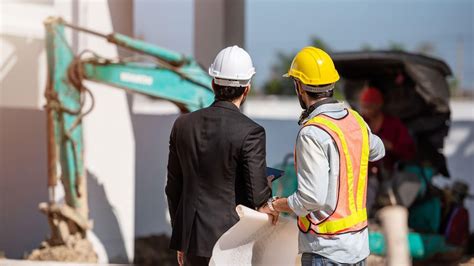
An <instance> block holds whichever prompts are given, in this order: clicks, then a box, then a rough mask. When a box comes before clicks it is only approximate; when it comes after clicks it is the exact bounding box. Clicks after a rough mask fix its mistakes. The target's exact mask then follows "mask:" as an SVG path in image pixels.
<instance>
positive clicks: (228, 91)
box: [212, 82, 246, 101]
mask: <svg viewBox="0 0 474 266" xmlns="http://www.w3.org/2000/svg"><path fill="white" fill-rule="evenodd" d="M212 88H213V89H214V94H215V99H216V100H218V101H233V100H235V99H237V98H239V97H240V96H242V94H244V91H245V88H246V87H231V86H222V85H218V84H215V83H214V82H213V84H212Z"/></svg>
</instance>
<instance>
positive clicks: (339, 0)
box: [245, 0, 474, 90]
mask: <svg viewBox="0 0 474 266" xmlns="http://www.w3.org/2000/svg"><path fill="white" fill-rule="evenodd" d="M245 8H246V21H245V27H246V35H245V38H246V39H245V46H246V49H247V50H248V51H249V53H250V55H251V56H252V58H253V61H254V64H255V67H256V69H257V75H256V80H255V82H256V85H257V86H261V85H262V84H263V83H264V81H265V80H266V79H267V78H268V76H269V73H270V69H271V65H272V64H273V63H275V62H276V56H275V55H276V54H277V52H278V51H282V52H285V53H296V52H297V51H298V50H299V49H300V48H302V47H304V46H306V45H308V44H309V42H310V39H311V36H317V37H319V38H321V39H323V40H324V41H325V42H326V43H328V45H329V46H330V47H331V48H332V50H334V51H354V50H359V49H360V48H361V47H362V45H363V44H368V45H370V46H371V47H373V48H374V49H384V48H387V47H388V46H389V44H390V42H397V43H401V44H403V45H404V47H405V48H406V50H408V51H413V50H415V49H416V48H417V46H418V45H419V44H420V43H421V42H430V43H431V44H432V45H433V46H434V48H435V50H434V55H435V56H437V57H439V58H441V59H443V60H445V61H446V62H447V63H448V65H449V66H450V67H451V69H452V71H453V72H454V73H456V72H458V70H457V69H458V68H459V67H458V65H457V60H456V56H457V51H456V50H458V49H459V47H461V46H462V47H463V49H462V50H463V51H464V52H463V53H464V56H463V75H462V76H463V79H462V86H463V87H465V88H467V89H473V90H474V45H473V39H474V37H473V35H474V1H473V0H397V1H395V0H378V1H377V0H359V1H355V0H354V1H349V0H324V1H323V0H318V1H314V0H313V1H311V0H292V1H285V0H247V1H246V7H245ZM461 43H462V44H461Z"/></svg>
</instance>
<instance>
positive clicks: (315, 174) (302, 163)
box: [288, 128, 332, 216]
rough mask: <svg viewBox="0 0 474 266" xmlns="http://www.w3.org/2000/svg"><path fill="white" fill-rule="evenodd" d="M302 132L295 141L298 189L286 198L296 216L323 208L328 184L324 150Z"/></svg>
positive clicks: (314, 139) (326, 161)
mask: <svg viewBox="0 0 474 266" xmlns="http://www.w3.org/2000/svg"><path fill="white" fill-rule="evenodd" d="M304 130H305V128H304V129H302V130H301V132H300V133H299V135H298V138H297V141H296V151H295V152H296V158H297V159H296V169H297V179H298V189H297V191H296V192H295V193H293V194H292V195H290V196H289V197H288V205H289V207H290V209H292V210H293V212H295V214H296V215H298V216H306V215H307V214H308V213H310V212H313V211H316V210H320V209H322V208H323V206H324V204H325V201H326V198H327V194H328V183H329V162H328V160H329V159H328V158H327V156H326V154H325V152H324V148H323V147H322V145H321V144H320V143H318V141H316V138H315V137H314V136H313V135H310V134H305V132H304ZM328 141H332V140H328Z"/></svg>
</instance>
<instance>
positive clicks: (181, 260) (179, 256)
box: [176, 251, 184, 266]
mask: <svg viewBox="0 0 474 266" xmlns="http://www.w3.org/2000/svg"><path fill="white" fill-rule="evenodd" d="M176 257H177V259H178V264H179V266H182V265H184V253H183V252H182V251H178V252H177V254H176Z"/></svg>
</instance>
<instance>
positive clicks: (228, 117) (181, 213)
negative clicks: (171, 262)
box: [166, 46, 278, 265]
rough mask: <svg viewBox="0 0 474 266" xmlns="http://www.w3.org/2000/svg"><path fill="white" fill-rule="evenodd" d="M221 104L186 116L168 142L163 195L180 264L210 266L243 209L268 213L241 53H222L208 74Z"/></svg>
mask: <svg viewBox="0 0 474 266" xmlns="http://www.w3.org/2000/svg"><path fill="white" fill-rule="evenodd" d="M209 74H210V75H211V76H212V77H213V78H214V79H213V83H212V85H213V89H214V92H215V95H216V96H215V99H216V101H215V102H214V103H213V104H212V105H211V106H210V107H208V108H204V109H201V110H199V111H196V112H193V113H189V114H184V115H181V116H180V117H179V118H178V119H177V120H176V121H175V123H174V125H173V129H172V131H171V136H170V147H169V161H168V181H167V184H166V195H167V197H168V206H169V211H170V216H171V223H172V228H173V231H172V236H171V243H170V248H171V249H174V250H177V251H178V262H179V263H180V265H181V264H185V265H208V263H209V259H210V257H211V255H212V249H213V247H214V245H215V243H216V242H217V240H218V239H219V237H220V236H221V235H222V234H223V233H224V232H225V231H227V230H228V229H229V228H230V227H232V226H233V225H234V224H235V223H237V222H238V215H237V213H236V211H235V207H236V206H237V205H238V204H242V205H245V206H247V207H249V208H252V209H258V210H259V211H262V212H265V213H268V214H271V215H272V217H273V219H274V222H276V219H277V217H278V214H277V213H276V212H273V211H271V210H270V209H269V207H268V205H267V204H266V203H267V201H268V199H269V198H270V197H271V189H270V187H269V186H268V183H267V176H266V161H265V130H264V129H263V127H261V126H260V125H258V124H257V123H255V122H254V121H252V120H251V119H250V118H248V117H247V116H245V115H244V114H242V113H241V112H240V109H239V107H240V106H241V104H242V103H243V102H244V101H245V98H246V97H247V95H248V93H249V91H250V80H251V78H252V76H253V75H254V74H255V69H254V67H253V65H252V61H251V58H250V56H249V55H248V53H247V52H245V50H243V49H242V48H239V47H237V46H233V47H228V48H226V49H224V50H222V51H221V52H220V53H219V54H218V55H217V57H216V59H215V61H214V63H213V64H212V65H211V67H210V68H209Z"/></svg>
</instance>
